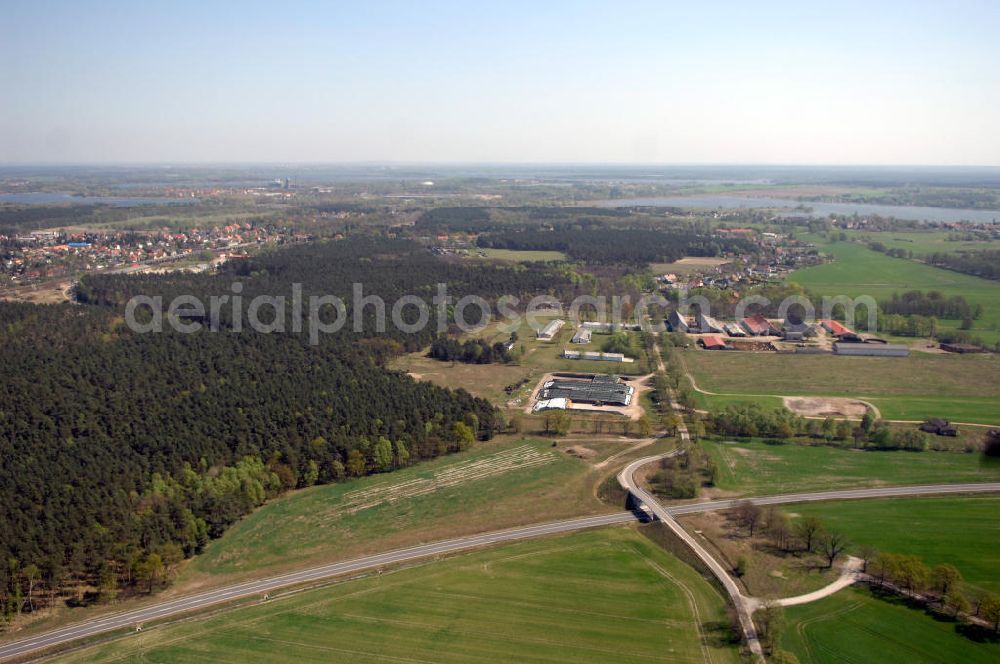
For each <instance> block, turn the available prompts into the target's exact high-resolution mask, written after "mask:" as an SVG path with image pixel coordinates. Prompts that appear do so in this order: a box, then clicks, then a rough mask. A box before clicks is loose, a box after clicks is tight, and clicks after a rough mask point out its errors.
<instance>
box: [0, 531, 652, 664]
mask: <svg viewBox="0 0 1000 664" xmlns="http://www.w3.org/2000/svg"><path fill="white" fill-rule="evenodd" d="M635 518H636V516H635V515H634V514H633V513H632V512H618V513H615V514H603V515H600V516H591V517H585V518H581V519H570V520H566V521H556V522H554V523H543V524H538V525H534V526H525V527H522V528H513V529H511V530H501V531H497V532H492V533H484V534H482V535H473V536H471V537H460V538H457V539H452V540H445V541H443V542H434V543H432V544H422V545H419V546H413V547H409V548H407V549H398V550H396V551H390V552H388V553H380V554H376V555H374V556H366V557H364V558H357V559H355V560H349V561H346V562H342V563H334V564H331V565H324V566H322V567H314V568H312V569H306V570H302V571H299V572H291V573H289V574H282V575H280V576H272V577H269V578H266V579H260V580H258V581H248V582H246V583H240V584H236V585H232V586H226V587H224V588H218V589H216V590H211V591H207V592H203V593H199V594H196V595H188V596H186V597H178V598H177V599H173V600H170V601H167V602H159V603H157V604H152V605H150V606H147V607H144V608H140V609H134V610H131V611H124V612H121V613H115V614H111V615H108V616H103V617H100V618H95V619H93V620H87V621H84V622H80V623H76V624H73V625H68V626H66V627H63V628H61V629H56V630H52V631H50V632H46V633H44V634H38V635H36V636H33V637H29V638H26V639H22V640H19V641H12V642H10V643H4V644H2V645H0V660H3V659H8V658H15V657H20V656H23V655H26V654H28V653H31V652H34V651H37V650H42V649H44V648H49V647H52V646H56V645H61V644H66V643H70V642H72V641H76V640H78V639H85V638H88V637H91V636H95V635H98V634H101V633H104V632H109V631H113V630H117V629H123V628H131V629H134V628H135V626H136V625H141V624H142V623H144V622H148V621H151V620H157V619H160V618H166V617H168V616H176V615H178V614H181V613H185V612H188V611H194V610H200V609H204V608H206V607H210V606H212V605H214V604H219V603H222V602H228V601H232V600H234V599H239V598H243V597H251V596H254V595H256V596H260V597H263V595H264V594H265V593H269V592H272V591H275V590H278V589H280V588H284V587H287V586H292V585H297V584H301V583H309V582H312V581H320V580H322V579H328V578H330V577H334V576H339V575H342V574H350V573H353V572H359V571H362V570H366V569H373V568H377V567H380V566H383V565H391V564H394V563H403V562H408V561H412V560H417V559H420V558H428V557H433V556H437V555H444V554H449V553H454V552H456V551H463V550H466V549H472V548H476V547H480V546H486V545H489V544H496V543H498V542H510V541H515V540H521V539H527V538H532V537H541V536H544V535H554V534H558V533H565V532H570V531H574V530H581V529H583V528H595V527H600V526H609V525H614V524H621V523H627V522H629V521H633V520H635Z"/></svg>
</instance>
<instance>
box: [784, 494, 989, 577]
mask: <svg viewBox="0 0 1000 664" xmlns="http://www.w3.org/2000/svg"><path fill="white" fill-rule="evenodd" d="M790 509H792V511H794V512H796V513H798V514H800V515H802V516H817V517H819V518H820V519H822V521H823V523H824V524H825V526H826V527H827V528H828V529H830V530H835V531H837V532H839V533H843V534H844V535H846V536H847V538H848V539H849V540H850V541H851V542H852V544H853V548H857V547H858V546H860V545H862V544H870V545H872V546H874V547H876V548H877V549H878V550H880V551H888V552H890V553H902V554H911V555H915V556H918V557H920V559H921V560H923V561H924V562H925V563H927V564H928V565H931V566H933V565H938V564H942V563H951V564H953V565H955V567H957V568H958V569H959V571H960V572H962V576H963V577H964V581H965V584H964V585H965V586H966V588H967V589H968V590H972V591H974V592H980V591H988V592H1000V578H998V577H997V570H998V569H1000V520H998V519H997V511H998V510H1000V496H929V497H920V498H916V497H915V498H894V499H891V500H857V501H845V502H832V503H813V504H804V505H795V506H793V507H792V508H790Z"/></svg>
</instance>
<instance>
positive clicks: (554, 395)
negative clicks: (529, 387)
mask: <svg viewBox="0 0 1000 664" xmlns="http://www.w3.org/2000/svg"><path fill="white" fill-rule="evenodd" d="M634 393H635V388H634V387H632V386H631V385H628V384H626V383H623V382H621V380H619V378H618V376H612V375H608V374H596V375H594V377H593V378H589V379H588V378H557V379H553V380H550V381H548V382H546V383H545V385H544V386H543V387H542V389H541V391H540V392H539V393H538V403H537V404H536V405H535V409H536V410H541V409H544V408H558V407H559V406H558V405H553V404H550V403H549V402H553V401H555V403H556V404H558V403H560V402H559V401H557V400H562V402H561V403H563V406H562V407H566V405H568V404H570V403H585V404H593V405H596V406H627V405H629V404H630V403H632V395H633V394H634ZM542 404H545V405H544V406H542ZM540 407H541V408H540Z"/></svg>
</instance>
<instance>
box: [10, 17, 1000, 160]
mask: <svg viewBox="0 0 1000 664" xmlns="http://www.w3.org/2000/svg"><path fill="white" fill-rule="evenodd" d="M706 5H707V6H706ZM997 26H1000V2H996V1H995V0H994V1H986V2H967V1H963V0H955V1H951V2H920V1H912V0H911V1H907V2H892V1H885V2H878V1H877V0H868V1H867V2H853V1H843V2H836V3H832V2H823V3H820V2H806V1H803V0H795V1H789V2H766V1H756V2H733V3H726V2H705V3H701V2H673V1H669V0H660V1H657V2H573V3H569V2H537V1H536V2H514V1H505V2H493V3H481V2H435V1H430V0H427V1H425V2H398V3H394V2H378V1H377V0H369V1H365V2H356V3H348V2H336V1H332V0H331V1H326V2H301V1H295V0H271V1H269V2H254V1H251V0H243V1H240V2H221V1H213V0H199V1H197V2H188V1H186V0H175V1H172V2H165V1H164V2H158V1H156V0H149V1H148V2H147V1H143V2H135V1H134V0H131V1H129V2H97V1H87V0H76V1H73V2H49V1H46V0H30V1H22V0H0V63H2V64H0V162H2V163H26V162H31V163H101V162H117V163H120V162H142V163H182V162H183V163H200V162H209V163H220V162H247V161H250V162H323V163H337V162H475V163H487V162H509V163H576V162H588V163H645V164H649V163H671V164H675V163H712V164H719V163H739V164H928V165H998V164H1000V121H998V118H1000V40H998V38H997Z"/></svg>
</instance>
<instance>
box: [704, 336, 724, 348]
mask: <svg viewBox="0 0 1000 664" xmlns="http://www.w3.org/2000/svg"><path fill="white" fill-rule="evenodd" d="M698 343H699V344H701V345H702V346H704V348H705V350H723V349H725V347H726V342H725V341H723V340H722V337H719V336H716V335H714V334H708V335H705V336H704V337H702V338H701V339H699V340H698Z"/></svg>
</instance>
